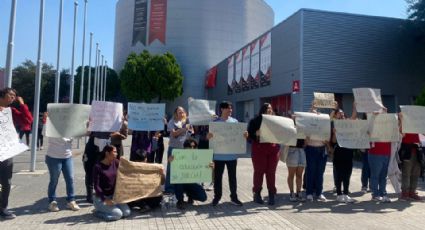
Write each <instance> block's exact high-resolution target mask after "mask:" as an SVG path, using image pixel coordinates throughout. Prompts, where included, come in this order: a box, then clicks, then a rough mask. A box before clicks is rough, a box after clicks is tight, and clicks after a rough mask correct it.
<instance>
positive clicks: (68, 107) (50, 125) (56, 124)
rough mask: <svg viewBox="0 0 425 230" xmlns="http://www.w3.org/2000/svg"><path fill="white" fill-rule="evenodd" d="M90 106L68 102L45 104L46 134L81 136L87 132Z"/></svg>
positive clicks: (48, 135) (53, 135)
mask: <svg viewBox="0 0 425 230" xmlns="http://www.w3.org/2000/svg"><path fill="white" fill-rule="evenodd" d="M90 111H91V106H90V105H80V104H69V103H63V104H61V103H49V104H47V112H48V114H49V115H48V118H47V122H46V136H47V137H55V138H61V137H66V138H71V137H81V136H84V135H86V133H87V122H88V121H89V116H90Z"/></svg>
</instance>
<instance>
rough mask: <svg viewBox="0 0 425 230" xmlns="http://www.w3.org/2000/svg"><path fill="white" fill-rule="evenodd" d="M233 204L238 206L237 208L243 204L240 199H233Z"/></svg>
mask: <svg viewBox="0 0 425 230" xmlns="http://www.w3.org/2000/svg"><path fill="white" fill-rule="evenodd" d="M232 204H234V205H236V206H242V205H243V204H242V202H241V201H240V200H238V198H236V199H232Z"/></svg>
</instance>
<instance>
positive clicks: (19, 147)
mask: <svg viewBox="0 0 425 230" xmlns="http://www.w3.org/2000/svg"><path fill="white" fill-rule="evenodd" d="M27 149H28V146H26V145H24V144H22V143H20V142H19V138H18V134H17V133H16V129H15V126H14V125H13V119H12V110H11V109H10V108H3V110H2V111H0V162H1V161H4V160H7V159H9V158H12V157H14V156H16V155H18V154H20V153H22V152H24V151H26V150H27Z"/></svg>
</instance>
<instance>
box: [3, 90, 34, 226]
mask: <svg viewBox="0 0 425 230" xmlns="http://www.w3.org/2000/svg"><path fill="white" fill-rule="evenodd" d="M16 95H17V92H16V90H15V89H12V88H4V89H2V90H0V111H2V110H3V108H7V107H10V105H11V104H12V103H13V102H14V101H15V100H16V101H18V102H19V109H16V108H13V107H11V109H12V117H13V119H14V123H15V124H17V123H18V122H19V121H21V120H24V119H28V118H29V117H31V120H32V116H31V112H30V111H29V109H28V106H27V105H26V104H25V103H24V100H23V99H22V97H17V96H16ZM31 122H32V121H31ZM12 172H13V158H9V159H6V160H4V161H1V162H0V183H1V189H2V190H1V197H0V217H2V218H4V219H14V218H15V217H16V215H15V214H13V213H11V212H9V211H8V210H7V206H8V204H9V194H10V189H11V182H12Z"/></svg>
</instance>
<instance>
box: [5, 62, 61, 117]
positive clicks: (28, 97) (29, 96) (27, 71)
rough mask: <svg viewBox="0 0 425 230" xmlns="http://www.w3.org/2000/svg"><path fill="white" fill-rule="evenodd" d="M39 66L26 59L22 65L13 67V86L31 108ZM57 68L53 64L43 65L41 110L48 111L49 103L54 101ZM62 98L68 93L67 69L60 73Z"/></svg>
mask: <svg viewBox="0 0 425 230" xmlns="http://www.w3.org/2000/svg"><path fill="white" fill-rule="evenodd" d="M36 68H37V66H36V65H35V64H34V62H32V61H30V60H26V61H24V62H23V63H22V64H21V65H19V66H17V67H16V68H15V69H13V79H12V87H13V88H15V89H16V90H17V91H18V93H19V96H22V97H23V98H24V100H25V103H26V104H28V106H29V107H30V109H32V108H33V106H34V92H35V71H36ZM55 75H56V74H55V69H54V68H53V66H52V65H49V64H43V65H42V76H41V87H40V111H46V109H47V104H48V103H52V102H53V100H54V93H55ZM60 76H61V79H63V80H61V84H60V90H59V94H60V98H64V97H66V96H65V95H67V71H66V70H64V71H62V72H61V74H60Z"/></svg>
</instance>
